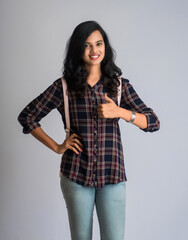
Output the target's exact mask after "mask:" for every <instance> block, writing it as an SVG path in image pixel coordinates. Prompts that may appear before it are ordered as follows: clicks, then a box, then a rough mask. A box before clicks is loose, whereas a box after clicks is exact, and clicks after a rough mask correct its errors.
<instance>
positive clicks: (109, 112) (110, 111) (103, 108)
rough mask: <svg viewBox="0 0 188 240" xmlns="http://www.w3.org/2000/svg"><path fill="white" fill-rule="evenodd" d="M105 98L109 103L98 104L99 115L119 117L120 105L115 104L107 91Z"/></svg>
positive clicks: (101, 116)
mask: <svg viewBox="0 0 188 240" xmlns="http://www.w3.org/2000/svg"><path fill="white" fill-rule="evenodd" d="M104 98H105V99H106V101H107V103H104V104H99V105H98V115H99V117H100V118H118V117H119V114H118V112H119V111H118V110H119V107H118V106H117V105H116V104H115V102H114V101H113V100H112V99H111V98H109V97H108V96H107V93H105V95H104Z"/></svg>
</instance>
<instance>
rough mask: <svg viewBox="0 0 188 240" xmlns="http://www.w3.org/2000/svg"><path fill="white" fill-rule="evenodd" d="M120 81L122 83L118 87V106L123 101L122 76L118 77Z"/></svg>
mask: <svg viewBox="0 0 188 240" xmlns="http://www.w3.org/2000/svg"><path fill="white" fill-rule="evenodd" d="M118 79H119V81H120V85H119V87H118V106H120V103H121V93H122V78H121V77H118Z"/></svg>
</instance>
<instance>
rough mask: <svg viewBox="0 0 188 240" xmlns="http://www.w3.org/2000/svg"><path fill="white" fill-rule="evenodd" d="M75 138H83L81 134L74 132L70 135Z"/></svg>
mask: <svg viewBox="0 0 188 240" xmlns="http://www.w3.org/2000/svg"><path fill="white" fill-rule="evenodd" d="M73 138H80V139H81V138H82V137H81V136H79V135H77V134H76V133H73V134H72V135H71V136H70V139H73Z"/></svg>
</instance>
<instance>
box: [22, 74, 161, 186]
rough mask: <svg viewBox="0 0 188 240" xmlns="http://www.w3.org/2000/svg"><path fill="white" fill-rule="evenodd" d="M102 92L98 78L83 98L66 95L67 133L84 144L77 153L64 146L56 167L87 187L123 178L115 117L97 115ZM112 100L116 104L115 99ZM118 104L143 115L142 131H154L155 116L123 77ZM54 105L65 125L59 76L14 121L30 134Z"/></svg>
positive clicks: (101, 84) (121, 155) (156, 118)
mask: <svg viewBox="0 0 188 240" xmlns="http://www.w3.org/2000/svg"><path fill="white" fill-rule="evenodd" d="M105 92H106V91H105V89H104V87H103V81H102V78H101V79H100V80H99V81H98V82H97V83H96V84H95V85H94V86H93V87H91V86H90V85H89V84H88V86H87V92H86V96H85V97H83V98H76V96H75V94H74V93H71V94H70V96H69V108H70V126H71V134H72V133H77V134H79V135H80V136H81V137H82V143H83V145H84V147H83V152H80V153H79V154H78V155H77V154H76V153H74V152H73V151H72V150H70V149H68V150H67V151H66V152H65V153H64V154H63V156H62V160H61V166H60V170H61V172H62V173H63V174H64V175H65V176H67V177H68V178H69V179H71V180H72V181H75V182H77V183H78V184H81V185H84V186H88V187H97V188H102V187H104V186H105V185H106V184H116V183H119V182H122V181H127V178H126V174H125V167H124V154H123V147H122V142H121V135H120V129H119V124H118V121H119V119H118V118H113V119H110V118H106V119H105V118H104V119H103V118H99V117H98V112H97V106H98V104H102V103H106V100H105V99H104V93H105ZM112 99H113V100H114V101H115V102H116V104H117V99H116V98H112ZM120 107H122V108H126V109H128V110H134V111H135V112H138V113H143V114H145V115H146V117H147V123H148V125H147V128H146V129H142V130H143V131H145V132H154V131H157V130H158V129H159V127H160V122H159V120H158V117H157V116H156V114H155V113H154V112H153V110H152V109H151V108H148V107H147V106H146V105H145V104H144V103H143V101H142V100H141V99H140V98H139V96H138V94H137V93H136V91H135V90H134V88H133V86H132V85H131V84H130V82H129V80H128V79H125V78H122V96H121V104H120ZM55 108H56V109H57V110H58V111H59V113H60V114H61V116H62V120H63V123H64V126H65V115H64V103H63V90H62V83H61V79H60V78H59V79H57V80H56V81H54V82H53V84H52V85H51V86H49V87H48V88H47V89H46V90H45V91H44V92H43V93H41V94H40V95H39V96H38V97H36V98H35V99H34V100H33V101H31V102H30V103H29V104H28V105H27V106H26V107H25V108H24V109H23V110H22V112H21V113H20V115H19V116H18V121H19V122H20V124H21V125H22V126H23V133H25V134H26V133H30V132H31V131H32V130H33V129H35V128H37V127H39V126H40V123H39V121H40V120H41V119H42V118H43V117H45V116H46V115H47V114H48V113H49V112H50V111H51V110H52V109H55Z"/></svg>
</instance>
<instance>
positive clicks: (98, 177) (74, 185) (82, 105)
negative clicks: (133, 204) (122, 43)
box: [18, 21, 160, 240]
mask: <svg viewBox="0 0 188 240" xmlns="http://www.w3.org/2000/svg"><path fill="white" fill-rule="evenodd" d="M121 74H122V72H121V70H120V68H118V67H117V66H116V65H115V63H114V54H113V49H112V48H111V46H110V43H109V40H108V37H107V34H106V33H105V31H104V30H103V29H102V27H101V26H100V25H99V24H98V23H97V22H95V21H87V22H83V23H81V24H79V25H78V26H77V27H76V28H75V30H74V31H73V34H72V36H71V37H70V39H69V42H68V45H67V51H66V58H65V60H64V67H63V76H64V78H65V79H66V82H67V88H68V95H69V109H70V126H71V130H70V136H69V137H68V138H67V139H66V140H65V141H64V142H63V143H62V144H58V143H57V142H56V141H55V140H54V139H52V138H50V137H49V136H48V135H47V134H46V133H45V132H44V131H43V130H42V128H41V125H40V124H39V121H40V120H41V119H42V118H43V117H45V116H46V115H47V114H48V113H49V112H50V111H51V110H52V109H54V108H57V110H58V111H59V113H60V114H61V115H62V120H63V122H64V125H65V113H64V100H63V89H62V82H61V78H59V79H57V80H56V81H54V82H53V84H52V85H51V86H49V87H48V88H47V89H46V90H45V91H44V92H43V93H41V94H40V95H39V96H38V97H37V98H35V99H34V100H33V101H31V102H30V103H29V104H28V105H27V106H26V107H25V108H24V109H23V111H22V112H21V113H20V115H19V117H18V120H19V122H20V124H21V125H22V126H23V132H24V133H31V134H32V135H33V136H34V137H35V138H36V139H38V140H39V141H41V142H42V143H43V144H45V145H46V146H47V147H49V148H50V149H52V150H53V151H54V152H56V153H58V154H63V155H62V161H61V168H60V169H61V173H62V174H61V188H62V192H63V196H64V199H65V201H66V205H67V209H68V216H69V223H70V230H71V237H72V239H73V240H91V239H92V219H93V209H94V206H96V210H97V215H98V220H99V225H100V234H101V239H102V240H124V228H125V187H126V184H125V183H126V181H127V178H126V174H125V168H124V156H123V148H122V143H121V135H120V129H119V125H118V120H119V118H122V119H124V120H125V121H126V122H131V123H133V124H134V125H135V126H137V127H139V128H140V129H142V130H143V131H145V132H154V131H156V130H158V129H159V125H160V124H159V120H158V118H157V116H156V114H155V113H154V112H153V110H152V109H151V108H149V107H147V106H146V105H145V104H144V103H143V101H142V100H141V99H140V97H139V96H138V95H137V93H136V92H135V90H134V88H133V86H132V85H131V84H130V82H129V80H128V79H126V78H121V81H122V93H121V104H120V106H118V104H117V92H118V86H119V84H120V80H119V77H120V76H121Z"/></svg>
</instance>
